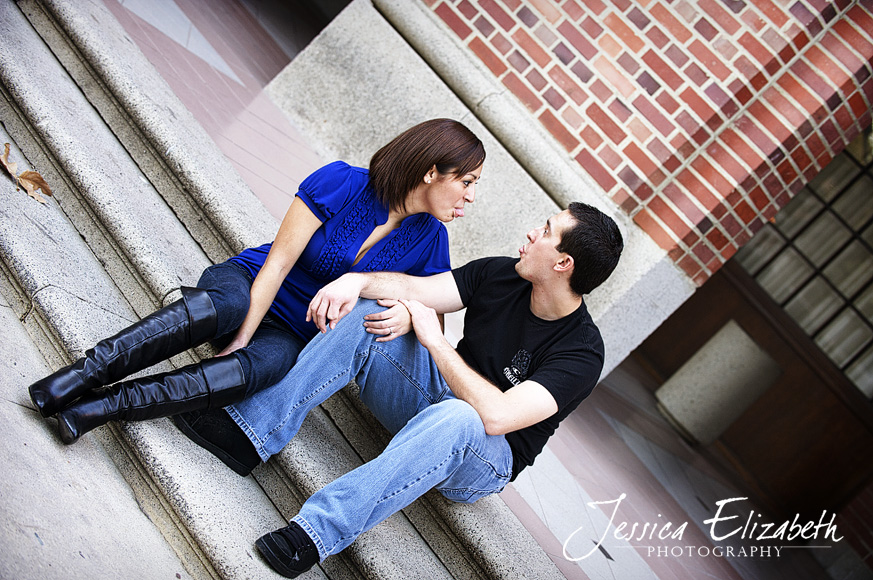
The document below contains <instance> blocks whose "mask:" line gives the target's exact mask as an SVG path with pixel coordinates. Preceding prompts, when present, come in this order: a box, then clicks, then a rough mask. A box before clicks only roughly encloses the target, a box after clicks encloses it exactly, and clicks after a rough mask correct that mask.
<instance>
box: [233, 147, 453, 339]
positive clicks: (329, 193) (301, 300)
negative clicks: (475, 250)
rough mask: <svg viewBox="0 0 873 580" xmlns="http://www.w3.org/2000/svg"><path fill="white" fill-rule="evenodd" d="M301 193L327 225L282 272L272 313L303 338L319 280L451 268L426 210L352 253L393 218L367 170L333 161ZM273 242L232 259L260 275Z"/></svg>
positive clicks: (445, 241) (308, 332)
mask: <svg viewBox="0 0 873 580" xmlns="http://www.w3.org/2000/svg"><path fill="white" fill-rule="evenodd" d="M297 197H299V198H300V199H301V200H302V201H303V202H304V203H305V204H306V205H307V206H308V207H309V209H310V210H312V213H314V214H315V215H316V217H318V219H319V220H321V222H322V225H321V227H320V228H318V230H316V231H315V233H314V234H313V235H312V238H311V239H310V240H309V243H308V244H307V245H306V248H305V249H304V250H303V253H302V254H301V255H300V258H299V259H298V260H297V262H296V263H295V265H294V267H293V268H292V269H291V271H290V272H289V273H288V276H286V277H285V280H284V281H283V282H282V286H281V287H280V288H279V292H278V293H277V294H276V298H275V299H274V300H273V304H272V306H270V310H269V312H270V314H271V315H273V316H274V317H275V318H278V319H279V320H281V321H283V322H284V323H285V324H287V325H288V326H289V327H290V328H291V330H293V331H294V333H296V334H297V335H298V336H300V337H301V338H303V339H304V340H309V339H311V338H312V337H313V336H315V334H316V333H317V332H318V329H317V328H316V326H315V324H313V323H312V322H306V310H307V309H308V308H309V302H310V301H311V300H312V298H313V297H314V296H315V293H316V292H318V290H319V289H321V287H322V286H324V285H325V284H327V283H328V282H331V281H333V280H336V279H337V278H339V277H340V276H342V275H343V274H345V273H346V272H373V271H393V272H405V273H407V274H411V275H413V276H429V275H431V274H438V273H440V272H446V271H448V270H450V269H451V263H450V260H449V236H448V232H447V231H446V227H445V226H444V225H443V224H442V223H440V221H439V220H437V219H436V218H435V217H433V216H432V215H430V214H427V213H419V214H415V215H411V216H409V217H407V218H406V219H404V220H403V222H402V223H401V225H400V227H399V228H396V229H394V230H393V231H392V232H390V233H389V234H388V235H387V236H385V237H384V238H382V239H381V240H379V241H378V242H377V243H376V244H375V245H374V246H373V247H372V248H370V249H369V250H367V253H366V254H364V256H363V257H361V260H360V261H359V262H358V263H357V264H355V265H354V266H353V265H352V263H353V262H354V261H355V258H356V257H357V255H358V252H359V251H360V249H361V246H362V245H363V244H364V242H365V241H366V240H367V238H369V237H370V234H371V233H373V230H374V229H375V228H376V226H378V225H381V224H384V223H385V222H386V221H387V219H388V207H387V206H385V205H383V204H382V203H381V202H380V201H379V198H378V197H376V194H375V192H374V191H373V188H372V187H371V186H370V176H369V172H368V171H367V170H366V169H362V168H360V167H352V166H350V165H348V164H347V163H344V162H342V161H335V162H333V163H331V164H329V165H325V166H324V167H322V168H321V169H318V170H317V171H315V172H314V173H313V174H312V175H310V176H309V177H307V178H306V179H304V180H303V183H301V184H300V189H299V190H298V191H297ZM270 247H272V243H269V244H264V245H263V246H260V247H257V248H249V249H247V250H244V251H243V252H242V253H240V254H239V255H238V256H235V257H233V258H231V261H233V262H236V263H237V264H240V265H242V266H243V267H244V268H246V269H247V270H248V271H249V272H250V273H251V275H252V277H253V278H254V277H255V276H257V274H258V272H259V271H260V270H261V267H262V266H263V265H264V261H265V260H266V259H267V254H268V253H269V251H270Z"/></svg>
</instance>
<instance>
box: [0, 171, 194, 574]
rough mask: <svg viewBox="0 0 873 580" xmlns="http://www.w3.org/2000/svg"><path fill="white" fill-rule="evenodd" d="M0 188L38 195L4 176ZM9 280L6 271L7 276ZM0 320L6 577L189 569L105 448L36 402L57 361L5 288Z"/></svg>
mask: <svg viewBox="0 0 873 580" xmlns="http://www.w3.org/2000/svg"><path fill="white" fill-rule="evenodd" d="M0 189H2V195H3V196H4V197H6V196H10V197H13V196H14V197H17V198H19V199H18V200H17V201H18V202H19V203H25V204H28V203H34V204H35V202H31V200H29V199H27V198H26V197H25V196H24V194H23V193H20V192H19V193H17V194H16V193H13V192H11V191H9V190H10V189H11V188H7V187H5V184H4V187H2V188H0ZM21 198H23V199H21ZM6 282H7V281H6V280H4V279H2V277H0V286H3V285H5V283H6ZM4 294H5V292H4ZM0 325H2V327H3V334H2V335H0V348H2V351H3V353H4V356H3V360H2V361H0V368H2V376H3V379H2V380H0V395H2V401H0V425H2V427H0V431H2V437H3V447H2V451H0V455H2V461H3V465H4V468H3V471H4V476H3V479H2V481H0V496H2V498H3V502H2V504H0V514H2V517H0V521H2V524H0V544H2V546H3V558H2V559H0V577H3V578H16V579H19V580H50V579H57V580H66V579H82V580H85V579H91V578H99V577H111V578H138V577H142V571H143V570H146V569H148V570H149V571H150V573H151V574H152V575H153V576H155V577H163V578H185V579H187V578H191V577H192V576H190V575H189V574H188V572H187V571H186V568H185V567H183V565H182V563H181V562H180V560H179V557H178V556H177V554H176V553H174V551H173V550H172V549H171V547H170V545H168V544H167V542H166V540H165V539H164V537H163V536H162V535H161V533H160V531H159V530H158V529H157V528H156V527H155V525H154V523H153V522H152V521H151V520H150V519H149V517H148V516H146V514H144V513H143V512H142V511H141V510H140V509H139V507H138V504H137V499H136V497H134V494H133V493H132V492H131V490H130V488H129V487H128V485H127V483H126V482H125V480H124V479H123V478H122V477H121V476H120V474H119V473H118V472H117V471H116V470H115V466H114V465H113V464H112V461H111V460H110V459H109V457H107V456H106V453H105V451H104V450H103V448H102V447H101V446H100V445H99V444H97V442H96V441H95V440H93V439H91V438H89V439H87V440H85V441H82V442H81V444H80V445H78V446H77V447H76V449H75V450H73V449H69V448H65V447H63V446H61V445H59V444H58V442H57V440H56V439H55V438H54V436H53V435H52V434H51V433H49V431H48V430H47V429H46V425H45V421H44V420H43V419H42V418H41V417H40V416H39V415H38V414H37V413H36V412H35V411H34V410H32V409H30V408H29V403H30V402H29V400H28V396H27V386H28V385H29V384H30V383H31V382H33V381H34V380H36V379H38V378H40V377H41V376H44V375H45V374H46V373H48V372H50V368H49V367H48V366H47V365H46V363H45V361H44V360H43V358H42V356H41V354H40V352H39V350H38V349H37V348H36V345H35V344H34V343H33V341H32V340H31V337H30V336H29V335H28V334H27V331H26V330H25V329H24V327H23V326H22V324H21V323H20V322H19V320H18V315H17V312H15V311H14V310H13V309H12V308H11V307H10V305H9V304H8V303H7V302H6V301H5V300H4V299H3V298H0Z"/></svg>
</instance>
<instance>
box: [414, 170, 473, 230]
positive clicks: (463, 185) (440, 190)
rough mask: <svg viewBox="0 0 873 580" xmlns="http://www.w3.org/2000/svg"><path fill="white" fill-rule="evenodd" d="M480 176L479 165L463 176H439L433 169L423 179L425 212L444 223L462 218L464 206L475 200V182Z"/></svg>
mask: <svg viewBox="0 0 873 580" xmlns="http://www.w3.org/2000/svg"><path fill="white" fill-rule="evenodd" d="M480 175H482V166H481V165H480V166H479V167H477V168H476V169H474V170H473V171H471V172H469V173H465V174H464V175H457V174H455V173H447V174H440V173H438V172H437V171H436V167H434V168H433V169H432V170H431V171H429V172H428V174H427V175H426V176H425V177H424V184H425V193H424V200H425V204H426V209H425V211H427V213H429V214H431V215H432V216H434V217H435V218H437V219H438V220H440V221H441V222H445V223H448V222H450V221H452V220H453V219H455V218H457V217H464V205H465V204H467V203H473V200H474V199H476V182H477V181H479V176H480Z"/></svg>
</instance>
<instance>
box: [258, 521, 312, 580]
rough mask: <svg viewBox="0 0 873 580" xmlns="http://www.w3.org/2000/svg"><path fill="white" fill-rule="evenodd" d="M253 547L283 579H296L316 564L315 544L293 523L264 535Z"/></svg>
mask: <svg viewBox="0 0 873 580" xmlns="http://www.w3.org/2000/svg"><path fill="white" fill-rule="evenodd" d="M255 546H256V547H257V548H258V552H260V553H261V556H263V557H264V559H265V560H266V561H267V563H268V564H269V565H270V567H271V568H273V570H275V571H276V572H278V573H279V574H281V575H282V576H284V577H285V578H297V577H298V576H299V575H300V574H303V573H304V572H306V571H307V570H309V569H310V568H312V567H313V566H315V565H316V564H318V560H319V556H318V548H316V547H315V542H313V541H312V538H310V537H309V536H308V535H307V534H306V532H304V531H303V528H301V527H300V526H298V525H297V524H296V523H295V522H291V523H290V524H288V525H287V526H285V527H284V528H282V529H280V530H276V531H275V532H270V533H269V534H264V535H263V536H261V537H260V538H258V540H257V541H256V542H255Z"/></svg>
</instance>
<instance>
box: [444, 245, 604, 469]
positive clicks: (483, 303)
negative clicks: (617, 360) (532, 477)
mask: <svg viewBox="0 0 873 580" xmlns="http://www.w3.org/2000/svg"><path fill="white" fill-rule="evenodd" d="M517 263H518V259H517V258H482V259H479V260H474V261H472V262H470V263H469V264H466V265H465V266H462V267H460V268H456V269H455V270H453V271H452V274H453V275H454V278H455V283H456V284H457V285H458V291H459V292H460V295H461V300H462V301H463V303H464V306H466V307H467V312H466V314H465V316H464V338H462V339H461V341H460V342H459V343H458V348H457V351H458V354H460V355H461V358H463V359H464V361H465V362H466V363H467V364H469V365H470V366H471V367H472V368H473V369H474V370H475V371H477V372H478V373H479V374H481V375H482V376H484V377H485V378H487V379H488V380H490V381H491V382H492V383H494V384H496V385H497V386H498V387H499V388H500V389H501V390H502V391H506V390H507V389H509V388H511V387H513V386H515V385H517V384H519V383H521V382H523V381H525V380H531V381H535V382H536V383H539V384H540V385H542V386H543V387H545V388H546V389H547V390H548V391H549V393H551V395H552V396H553V397H554V398H555V401H556V402H557V403H558V412H557V413H555V414H554V415H552V416H551V417H549V418H547V419H545V420H543V421H540V422H539V423H537V424H535V425H531V426H530V427H526V428H524V429H520V430H518V431H514V432H512V433H507V434H506V441H507V442H508V443H509V446H510V448H511V449H512V455H513V469H512V478H513V479H515V478H516V477H517V476H518V474H519V473H520V472H521V470H522V469H524V468H525V467H527V466H528V465H531V464H532V463H533V460H534V458H535V457H536V456H537V455H539V453H540V451H542V449H543V447H544V446H545V444H546V441H548V439H549V437H551V435H552V434H553V433H554V432H555V429H556V428H557V427H558V423H560V422H561V420H563V419H564V417H566V416H567V415H569V414H570V413H571V412H572V411H573V410H574V409H575V408H576V406H577V405H579V403H580V402H581V401H582V399H584V398H585V397H587V396H588V395H589V393H591V391H592V389H594V385H596V384H597V381H598V380H599V378H600V371H601V370H602V369H603V340H602V339H601V337H600V331H599V330H598V329H597V326H595V324H594V321H592V320H591V316H590V315H589V314H588V309H587V308H586V307H585V304H584V303H583V304H582V305H581V306H580V307H579V308H578V309H576V311H575V312H573V313H572V314H570V315H568V316H565V317H564V318H561V319H559V320H542V319H540V318H537V317H536V316H534V315H533V313H532V312H531V311H530V297H531V288H532V286H531V283H530V282H528V281H526V280H524V279H523V278H521V277H520V276H519V275H518V274H517V273H516V271H515V265H516V264H517Z"/></svg>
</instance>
